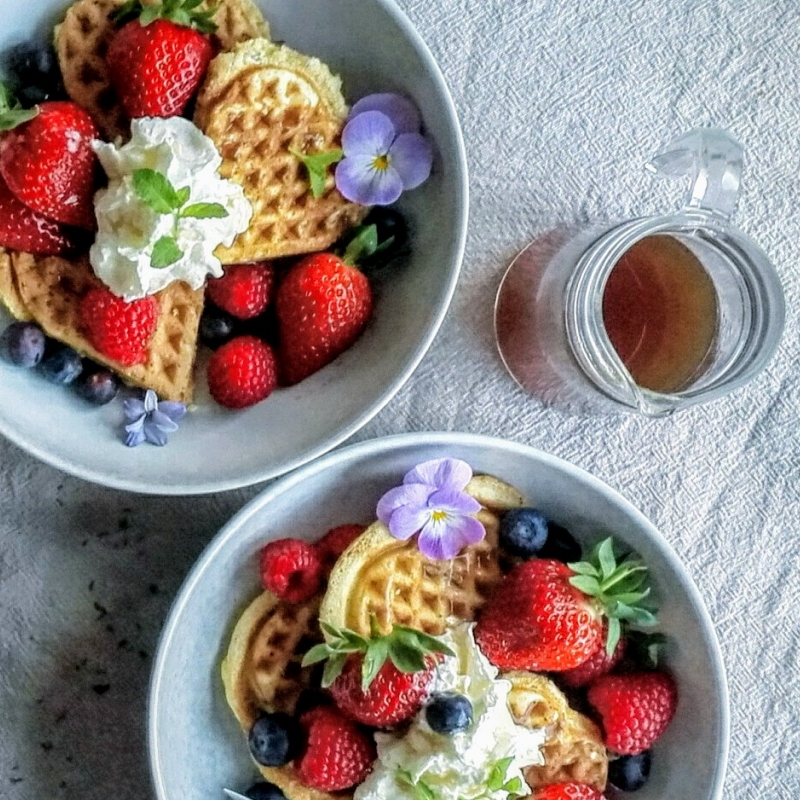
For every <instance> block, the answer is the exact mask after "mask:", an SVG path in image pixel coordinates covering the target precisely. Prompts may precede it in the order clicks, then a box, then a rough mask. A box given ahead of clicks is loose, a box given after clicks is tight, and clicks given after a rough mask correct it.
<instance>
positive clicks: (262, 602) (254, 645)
mask: <svg viewBox="0 0 800 800" xmlns="http://www.w3.org/2000/svg"><path fill="white" fill-rule="evenodd" d="M321 599H322V597H321V595H317V596H316V597H313V598H312V599H311V600H308V601H307V602H305V603H287V602H284V601H283V600H279V599H278V598H277V597H275V595H274V594H272V593H271V592H264V593H263V594H261V595H259V596H258V597H257V598H256V599H255V600H254V601H253V602H252V603H251V604H250V605H249V606H248V607H247V609H246V610H245V612H244V613H243V614H242V616H241V617H240V619H239V621H238V622H237V623H236V627H235V628H234V630H233V634H232V636H231V641H230V645H229V646H228V652H227V654H226V656H225V658H224V659H223V661H222V682H223V685H224V686H225V698H226V699H227V701H228V705H229V706H230V707H231V710H232V711H233V713H234V714H235V715H236V719H238V720H239V724H240V725H241V726H242V728H243V729H244V730H245V731H249V730H250V728H251V727H252V725H253V723H254V722H255V721H256V718H257V717H258V715H259V712H260V711H261V710H265V711H280V712H283V713H286V714H293V713H294V710H295V705H296V703H297V699H298V697H299V696H300V693H301V692H302V691H303V689H305V688H306V687H307V686H308V685H309V677H310V674H311V670H310V669H302V668H301V666H300V662H301V661H302V658H303V655H305V653H307V652H308V651H309V650H310V649H311V647H312V646H313V645H314V644H316V643H317V642H319V641H321V638H322V637H321V636H320V634H319V625H318V623H317V617H318V614H319V604H320V600H321ZM259 769H260V770H261V772H262V774H263V775H264V777H266V779H267V780H268V781H271V782H272V783H274V784H275V785H276V786H279V787H280V788H281V789H282V790H283V792H284V794H285V795H286V796H287V797H288V798H289V800H332V795H329V794H327V793H325V792H319V791H316V790H314V789H309V788H308V787H307V786H303V785H302V784H301V783H300V781H299V780H298V778H297V775H296V773H295V770H294V768H293V767H292V766H291V765H287V766H285V767H264V766H261V765H259ZM336 797H339V798H341V797H342V795H341V794H338V795H336Z"/></svg>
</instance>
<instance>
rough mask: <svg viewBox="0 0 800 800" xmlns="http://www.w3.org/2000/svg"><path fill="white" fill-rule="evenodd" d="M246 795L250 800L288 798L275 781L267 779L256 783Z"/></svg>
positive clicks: (279, 799)
mask: <svg viewBox="0 0 800 800" xmlns="http://www.w3.org/2000/svg"><path fill="white" fill-rule="evenodd" d="M244 796H245V797H249V798H250V800H286V795H285V794H284V793H283V792H282V791H281V790H280V789H279V788H278V787H277V786H276V785H275V784H274V783H267V782H266V781H259V782H258V783H254V784H253V785H252V786H251V787H250V788H249V789H248V790H247V791H246V792H245V793H244Z"/></svg>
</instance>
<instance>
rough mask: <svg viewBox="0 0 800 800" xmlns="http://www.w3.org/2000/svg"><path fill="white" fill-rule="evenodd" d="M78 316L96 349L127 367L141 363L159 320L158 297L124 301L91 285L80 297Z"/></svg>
mask: <svg viewBox="0 0 800 800" xmlns="http://www.w3.org/2000/svg"><path fill="white" fill-rule="evenodd" d="M81 319H82V320H83V325H84V328H85V330H86V335H87V337H88V339H89V341H90V342H91V344H92V346H93V347H94V348H95V349H96V350H97V351H98V352H99V353H101V354H102V355H104V356H106V357H107V358H110V359H111V360H112V361H116V362H118V363H119V364H123V365H124V366H126V367H130V366H133V365H134V364H144V363H145V362H146V361H147V357H148V353H147V347H148V345H149V344H150V339H152V337H153V332H154V331H155V329H156V323H157V322H158V300H156V298H155V297H144V298H142V299H141V300H132V301H131V302H126V301H125V300H123V299H122V298H121V297H117V296H116V295H115V294H112V293H111V292H110V291H109V290H108V289H106V288H98V289H90V290H89V291H88V292H87V293H86V295H85V296H84V298H83V300H82V301H81Z"/></svg>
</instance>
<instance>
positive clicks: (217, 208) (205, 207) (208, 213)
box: [179, 203, 228, 219]
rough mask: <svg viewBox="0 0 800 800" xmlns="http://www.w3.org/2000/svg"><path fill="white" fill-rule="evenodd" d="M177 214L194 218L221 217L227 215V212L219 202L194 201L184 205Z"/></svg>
mask: <svg viewBox="0 0 800 800" xmlns="http://www.w3.org/2000/svg"><path fill="white" fill-rule="evenodd" d="M179 216H181V217H195V218H196V219H212V218H214V219H222V218H223V217H227V216H228V212H227V211H226V210H225V206H223V205H221V204H220V203H194V204H193V205H190V206H186V208H184V209H183V210H182V211H181V212H180V214H179Z"/></svg>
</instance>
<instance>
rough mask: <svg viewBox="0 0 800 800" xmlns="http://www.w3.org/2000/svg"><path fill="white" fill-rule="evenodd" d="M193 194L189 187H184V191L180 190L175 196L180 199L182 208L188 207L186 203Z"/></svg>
mask: <svg viewBox="0 0 800 800" xmlns="http://www.w3.org/2000/svg"><path fill="white" fill-rule="evenodd" d="M191 193H192V190H191V189H190V188H189V187H188V186H184V187H183V188H182V189H178V191H177V192H175V196H176V197H177V198H178V202H179V203H180V207H181V208H182V207H183V206H185V205H186V201H187V200H188V199H189V195H190V194H191Z"/></svg>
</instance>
